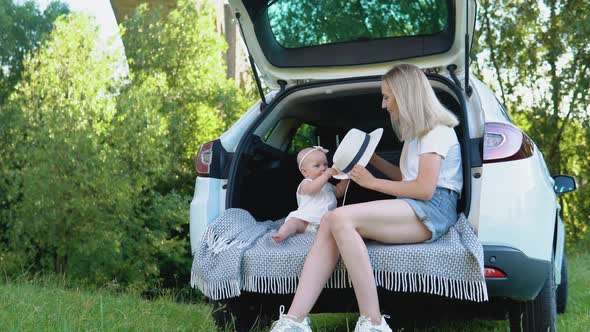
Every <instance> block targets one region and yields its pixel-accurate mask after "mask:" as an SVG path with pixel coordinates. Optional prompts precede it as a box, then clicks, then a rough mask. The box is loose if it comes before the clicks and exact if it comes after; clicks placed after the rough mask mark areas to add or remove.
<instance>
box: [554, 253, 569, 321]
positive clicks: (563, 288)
mask: <svg viewBox="0 0 590 332" xmlns="http://www.w3.org/2000/svg"><path fill="white" fill-rule="evenodd" d="M556 297H557V313H558V314H563V313H564V312H565V310H566V308H567V259H566V257H565V254H564V255H563V262H562V263H561V283H560V284H559V286H557V296H556Z"/></svg>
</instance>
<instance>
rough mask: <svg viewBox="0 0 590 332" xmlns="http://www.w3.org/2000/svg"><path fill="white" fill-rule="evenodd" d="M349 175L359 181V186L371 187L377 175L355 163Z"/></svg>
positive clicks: (353, 179)
mask: <svg viewBox="0 0 590 332" xmlns="http://www.w3.org/2000/svg"><path fill="white" fill-rule="evenodd" d="M348 177H349V178H350V179H351V180H352V181H354V182H356V183H358V185H359V186H361V187H364V188H367V189H371V188H370V186H371V184H372V183H373V182H374V181H375V177H374V176H373V174H371V173H370V172H369V171H367V169H366V168H364V167H363V166H361V165H355V166H354V167H353V168H352V171H350V173H348Z"/></svg>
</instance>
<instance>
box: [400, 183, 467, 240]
mask: <svg viewBox="0 0 590 332" xmlns="http://www.w3.org/2000/svg"><path fill="white" fill-rule="evenodd" d="M458 197H459V195H458V194H457V192H455V191H453V190H451V189H447V188H442V187H437V188H436V190H435V191H434V195H433V196H432V199H430V200H429V201H422V200H419V199H413V198H407V197H398V199H401V200H403V201H406V202H408V204H410V206H411V207H412V209H414V212H415V213H416V215H417V216H418V218H420V220H422V222H423V223H424V225H425V226H426V228H428V230H430V232H431V233H432V238H430V239H429V240H426V241H424V242H432V241H436V240H438V239H439V238H440V237H441V236H443V235H445V234H446V233H447V231H448V230H449V228H451V226H453V225H454V224H455V223H456V222H457V218H458V215H457V200H458Z"/></svg>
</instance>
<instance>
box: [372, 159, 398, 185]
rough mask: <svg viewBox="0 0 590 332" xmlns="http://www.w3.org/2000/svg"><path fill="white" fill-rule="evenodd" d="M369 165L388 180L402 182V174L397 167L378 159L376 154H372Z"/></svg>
mask: <svg viewBox="0 0 590 332" xmlns="http://www.w3.org/2000/svg"><path fill="white" fill-rule="evenodd" d="M369 164H371V165H373V166H374V167H375V168H376V169H378V170H379V172H381V173H383V174H385V176H387V177H388V178H390V179H392V180H394V181H401V180H402V172H401V170H400V169H399V167H397V166H395V165H394V164H392V163H390V162H389V161H387V160H385V159H383V158H381V157H379V156H378V155H377V154H376V153H373V156H372V157H371V160H370V161H369Z"/></svg>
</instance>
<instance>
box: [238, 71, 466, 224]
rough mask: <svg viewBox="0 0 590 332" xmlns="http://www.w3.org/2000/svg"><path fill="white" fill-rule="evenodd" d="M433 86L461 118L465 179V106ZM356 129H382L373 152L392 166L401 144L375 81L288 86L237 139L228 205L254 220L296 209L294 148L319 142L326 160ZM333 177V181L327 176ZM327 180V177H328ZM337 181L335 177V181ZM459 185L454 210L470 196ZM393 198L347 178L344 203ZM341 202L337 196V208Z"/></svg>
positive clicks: (448, 90) (458, 129)
mask: <svg viewBox="0 0 590 332" xmlns="http://www.w3.org/2000/svg"><path fill="white" fill-rule="evenodd" d="M432 83H433V84H432V85H433V88H434V90H435V93H436V95H437V97H438V98H439V100H440V101H441V103H442V104H443V105H444V106H445V107H446V108H447V109H449V110H451V111H452V112H453V113H454V114H455V115H457V116H458V118H459V119H460V121H461V124H460V125H459V126H458V127H456V128H455V131H456V132H457V137H458V138H459V142H460V143H461V150H462V153H463V156H464V158H463V159H464V160H463V174H464V183H467V181H469V172H470V170H469V167H468V165H467V164H466V159H467V158H465V155H466V149H467V146H466V144H465V143H466V142H465V141H468V140H467V139H465V137H468V136H464V131H465V130H466V128H467V126H466V125H465V124H464V121H463V119H464V118H465V117H464V116H463V114H464V110H463V109H462V107H461V103H460V99H459V98H460V97H458V96H457V94H456V93H455V92H453V89H451V88H449V86H448V84H452V83H442V82H440V81H436V82H435V81H433V82H432ZM351 128H357V129H360V130H363V131H365V132H371V131H372V130H374V129H376V128H383V129H384V132H383V136H382V138H381V141H380V142H379V145H378V146H377V149H376V153H377V154H378V155H380V156H381V157H383V158H384V159H386V160H388V161H389V162H392V163H393V164H395V165H398V164H399V158H400V154H401V150H402V145H403V143H402V142H400V141H399V140H398V139H397V137H396V136H395V134H394V132H393V129H392V127H391V122H390V119H389V115H388V113H387V112H386V111H385V110H382V109H381V90H380V81H379V79H375V80H370V81H367V80H365V81H356V82H352V83H342V82H340V83H338V84H334V83H332V84H330V85H325V84H324V85H323V86H318V85H316V86H311V87H308V88H299V89H293V91H292V92H291V93H289V94H285V95H284V97H283V98H281V99H280V100H279V101H278V102H277V103H276V104H274V107H273V108H272V110H270V111H267V114H265V115H264V118H263V119H262V120H261V121H260V122H259V123H258V125H257V126H256V129H255V130H254V132H253V133H251V134H250V135H247V136H246V138H245V139H246V140H247V141H245V142H242V144H244V146H245V147H246V148H243V149H241V150H238V151H237V153H236V156H235V158H238V159H237V160H236V161H237V164H236V165H235V166H234V167H237V169H235V173H234V176H233V177H230V181H231V183H230V190H229V193H228V204H227V207H228V208H229V207H234V208H243V209H246V210H247V211H249V212H250V213H252V215H253V216H254V217H255V218H256V219H257V220H278V219H281V218H284V217H285V216H286V215H287V214H288V213H289V212H290V211H293V210H295V209H297V202H296V198H295V191H296V188H297V186H298V185H299V183H300V182H301V180H303V176H302V175H301V173H300V172H299V170H298V168H297V162H296V156H297V152H299V150H301V149H302V148H304V147H308V146H313V145H321V146H323V147H324V148H326V149H328V150H330V151H329V152H328V154H327V155H328V162H329V163H330V165H331V161H332V156H333V154H334V152H335V150H336V147H337V145H338V143H339V142H340V140H341V139H342V138H343V137H344V136H345V135H346V133H347V132H348V130H349V129H351ZM367 169H369V171H371V173H373V175H374V176H376V177H380V178H385V176H384V175H383V174H381V173H380V172H378V171H377V170H376V169H375V168H373V167H372V166H370V165H368V166H367ZM332 180H334V179H332ZM332 180H331V181H332ZM336 181H337V180H334V182H333V183H334V184H335V183H336ZM466 187H467V189H468V188H469V186H464V190H463V193H462V197H461V200H460V201H459V206H458V208H459V209H460V211H461V212H467V211H466V204H465V202H467V201H468V200H469V199H470V198H469V197H468V196H469V191H468V190H465V188H466ZM391 198H393V196H389V195H385V194H381V193H378V192H374V191H371V190H367V189H364V188H362V187H360V186H359V185H357V184H355V183H354V182H353V181H351V183H350V186H349V188H348V192H347V195H346V198H345V199H346V201H345V203H346V205H348V204H353V203H360V202H367V201H372V200H377V199H391ZM341 204H342V199H340V200H339V202H338V206H340V205H341Z"/></svg>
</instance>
